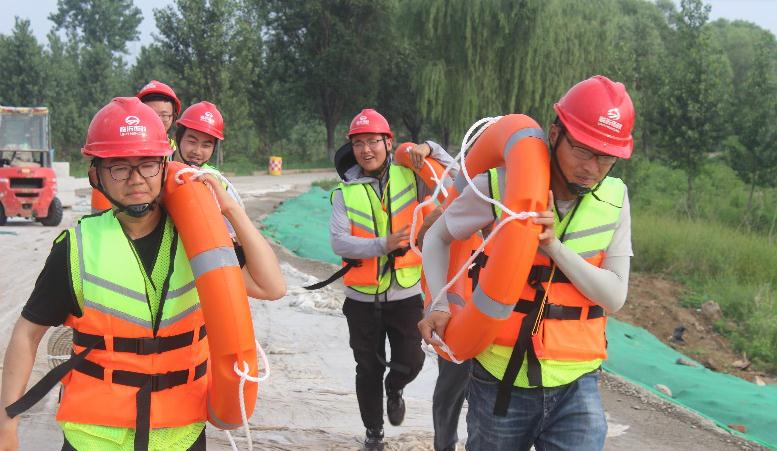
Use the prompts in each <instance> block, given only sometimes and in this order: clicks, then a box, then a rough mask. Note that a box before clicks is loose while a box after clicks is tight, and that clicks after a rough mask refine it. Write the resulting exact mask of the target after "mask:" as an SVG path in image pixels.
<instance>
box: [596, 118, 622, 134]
mask: <svg viewBox="0 0 777 451" xmlns="http://www.w3.org/2000/svg"><path fill="white" fill-rule="evenodd" d="M599 125H601V126H602V127H605V128H608V129H610V130H612V131H614V132H616V133H620V131H621V129H622V128H623V124H621V123H620V122H618V121H614V120H612V119H610V118H609V117H604V116H599Z"/></svg>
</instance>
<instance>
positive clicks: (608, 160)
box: [563, 133, 618, 166]
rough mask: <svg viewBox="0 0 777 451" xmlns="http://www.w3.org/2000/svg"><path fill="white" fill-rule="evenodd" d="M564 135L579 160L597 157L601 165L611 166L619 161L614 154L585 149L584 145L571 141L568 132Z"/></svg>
mask: <svg viewBox="0 0 777 451" xmlns="http://www.w3.org/2000/svg"><path fill="white" fill-rule="evenodd" d="M563 136H564V139H566V140H567V142H568V143H569V148H570V149H572V155H573V156H574V157H575V158H577V159H578V160H583V161H589V160H591V159H592V158H594V157H596V162H597V163H599V165H601V166H609V165H611V164H613V163H615V162H616V161H618V157H614V156H612V155H602V154H597V153H593V152H591V151H590V150H588V149H584V148H582V147H579V146H576V145H574V144H572V141H570V139H569V137H567V135H566V133H565V134H564V135H563Z"/></svg>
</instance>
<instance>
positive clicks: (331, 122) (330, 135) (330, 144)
mask: <svg viewBox="0 0 777 451" xmlns="http://www.w3.org/2000/svg"><path fill="white" fill-rule="evenodd" d="M324 124H325V125H326V154H327V156H328V157H329V159H330V160H331V159H332V158H334V154H335V126H336V125H337V121H335V119H334V118H333V117H332V116H331V115H327V116H325V117H324Z"/></svg>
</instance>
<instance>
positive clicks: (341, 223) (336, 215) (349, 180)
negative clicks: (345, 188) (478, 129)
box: [329, 141, 458, 302]
mask: <svg viewBox="0 0 777 451" xmlns="http://www.w3.org/2000/svg"><path fill="white" fill-rule="evenodd" d="M426 143H427V144H429V147H430V148H431V149H432V152H431V154H430V155H429V156H430V157H431V158H433V159H435V160H437V161H438V162H439V163H440V164H441V165H443V167H446V166H448V164H449V163H450V162H451V161H453V158H452V157H451V156H450V155H448V152H446V151H445V149H443V148H442V146H440V145H439V144H437V143H435V142H433V141H426ZM449 174H450V176H451V178H453V177H456V174H458V164H456V163H454V166H453V167H452V168H451V171H450V173H449ZM387 181H388V171H385V173H384V174H383V178H382V179H377V178H375V177H370V176H367V175H364V173H363V172H362V169H361V167H360V166H359V165H354V166H352V167H351V168H350V169H348V170H347V171H346V172H345V180H344V183H345V184H346V185H352V184H363V183H368V184H370V185H371V186H372V187H373V188H374V189H375V192H376V193H377V194H378V197H380V196H382V195H383V189H384V188H385V187H386V182H387ZM416 185H417V186H418V201H419V202H420V201H422V200H423V199H424V198H425V197H426V196H428V195H430V194H432V193H433V192H434V188H433V187H432V188H429V187H427V186H426V184H425V183H424V181H423V180H422V179H420V178H419V177H418V176H416ZM329 241H330V243H331V245H332V250H333V251H334V253H335V254H337V255H339V256H341V257H343V258H354V259H362V258H370V257H378V256H382V255H386V254H388V252H387V250H386V237H378V238H361V237H356V236H353V235H352V234H351V222H350V220H349V219H348V215H347V214H346V211H345V202H343V193H342V192H341V191H340V190H337V191H335V193H334V195H333V196H332V216H331V217H330V219H329ZM420 293H421V286H420V284H415V285H413V286H412V287H409V288H403V287H402V286H400V285H399V284H398V283H397V281H396V279H393V280H392V281H391V286H390V287H389V289H388V291H387V292H386V293H384V294H381V295H380V297H381V300H386V301H398V300H400V299H406V298H409V297H411V296H415V295H417V294H420ZM345 295H346V296H347V297H349V298H351V299H354V300H357V301H362V302H373V301H374V296H373V295H369V294H364V293H360V292H358V291H356V290H354V289H352V288H349V287H345ZM384 296H385V297H384Z"/></svg>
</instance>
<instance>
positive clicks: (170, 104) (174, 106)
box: [136, 80, 181, 150]
mask: <svg viewBox="0 0 777 451" xmlns="http://www.w3.org/2000/svg"><path fill="white" fill-rule="evenodd" d="M136 97H137V98H139V99H140V101H141V102H143V103H145V104H146V105H148V106H150V107H151V109H153V110H154V112H156V114H157V116H159V119H161V120H162V123H163V124H164V126H165V132H166V133H167V134H168V136H169V133H170V129H171V128H172V127H173V122H175V120H176V119H177V118H178V116H179V115H180V114H181V101H180V100H178V96H176V95H175V91H173V88H171V87H170V86H169V85H166V84H165V83H162V82H161V81H157V80H151V81H150V82H148V83H146V85H145V86H143V87H142V88H141V89H140V91H138V93H137V95H136ZM168 139H169V141H170V148H171V149H173V150H176V146H175V140H174V139H173V138H168Z"/></svg>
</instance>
